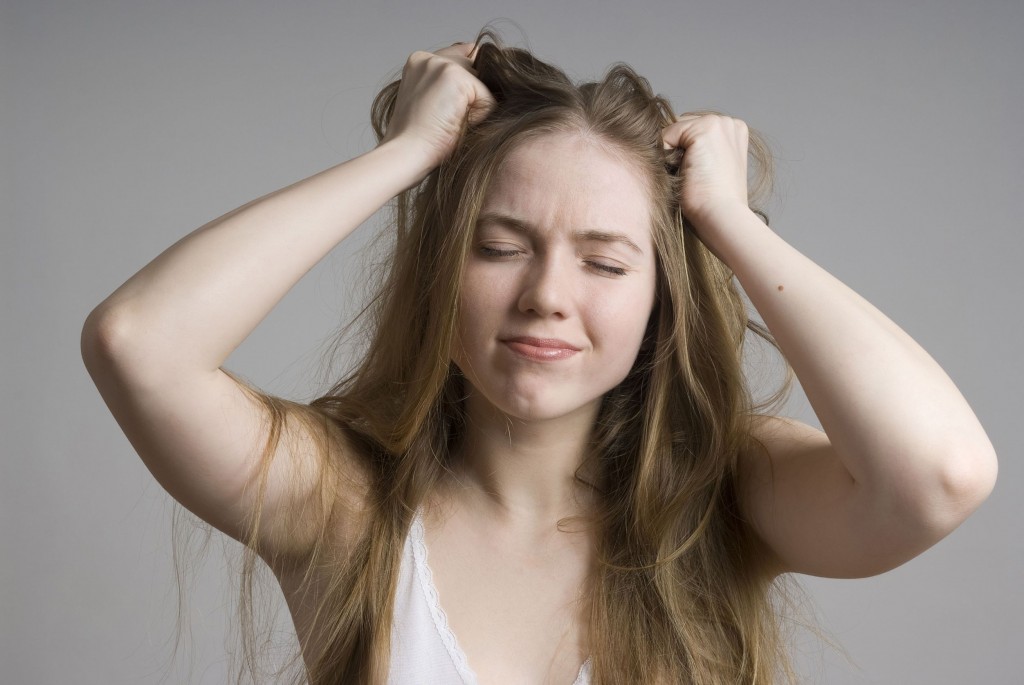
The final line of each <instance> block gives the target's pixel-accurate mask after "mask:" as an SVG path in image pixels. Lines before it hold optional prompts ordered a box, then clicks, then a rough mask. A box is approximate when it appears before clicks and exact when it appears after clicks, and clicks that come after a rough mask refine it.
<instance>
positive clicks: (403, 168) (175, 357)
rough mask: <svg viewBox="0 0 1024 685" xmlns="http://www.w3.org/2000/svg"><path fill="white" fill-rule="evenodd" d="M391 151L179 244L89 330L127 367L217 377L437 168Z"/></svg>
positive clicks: (93, 319) (272, 198)
mask: <svg viewBox="0 0 1024 685" xmlns="http://www.w3.org/2000/svg"><path fill="white" fill-rule="evenodd" d="M423 167H424V165H423V163H421V161H420V159H419V158H418V157H416V155H415V154H414V153H413V152H412V151H410V150H408V149H407V148H404V147H403V146H402V145H401V144H400V143H397V142H395V143H388V144H385V145H381V146H379V147H377V148H375V149H374V150H372V151H370V152H368V153H366V154H363V155H361V156H359V157H356V158H354V159H352V160H350V161H348V162H345V163H343V164H339V165H337V166H334V167H331V168H330V169H327V170H325V171H322V172H320V173H318V174H316V175H314V176H311V177H309V178H307V179H305V180H302V181H299V182H297V183H295V184H293V185H290V186H288V187H286V188H283V189H281V190H278V191H275V192H273V193H270V194H269V195H266V196H264V197H262V198H259V199H258V200H254V201H252V202H250V203H248V204H246V205H244V206H242V207H240V208H238V209H236V210H234V211H232V212H229V213H228V214H225V215H224V216H222V217H220V218H218V219H215V220H214V221H212V222H210V223H209V224H206V225H205V226H202V227H201V228H199V229H197V230H195V231H193V232H192V233H190V234H189V235H187V236H186V237H185V238H183V239H181V240H180V241H178V242H177V243H175V244H174V245H172V246H171V247H170V248H168V249H167V250H166V251H164V252H163V253H162V254H160V255H159V256H158V257H156V258H155V259H154V260H153V261H152V262H150V263H149V264H147V265H146V266H145V267H144V268H143V269H142V270H141V271H139V272H138V273H136V274H135V275H134V276H132V277H131V278H130V279H128V281H127V282H125V283H124V284H123V285H122V286H121V287H120V288H118V289H117V290H116V291H114V293H113V294H111V295H110V296H109V297H108V298H107V299H106V300H104V301H103V302H102V303H101V304H100V305H99V306H98V307H97V308H96V309H95V310H94V311H93V313H92V315H90V317H89V321H88V322H87V324H86V330H87V331H88V330H89V329H90V326H91V327H93V328H95V329H96V330H97V331H102V335H105V336H106V338H108V343H109V344H110V345H111V346H116V349H115V350H114V353H116V354H119V355H122V356H123V359H119V361H122V362H124V363H126V364H131V365H135V366H137V367H138V368H139V369H144V368H147V367H151V366H152V365H155V366H153V368H160V369H165V370H166V369H179V368H188V369H208V370H215V369H217V368H218V367H219V366H220V365H221V364H222V363H223V362H224V360H225V359H227V357H228V355H230V354H231V352H232V351H233V350H234V349H235V348H237V347H238V345H239V344H241V342H242V341H243V340H244V339H245V338H246V337H247V336H248V335H249V334H250V333H251V332H252V330H253V329H254V328H255V327H256V326H257V325H258V324H259V322H260V321H262V320H263V319H264V318H265V317H266V315H267V314H268V313H269V312H270V310H271V309H273V307H274V306H275V305H276V304H277V303H278V302H279V301H280V300H281V299H282V298H283V297H284V295H285V293H287V292H288V291H289V290H290V289H291V288H292V287H293V286H294V285H295V284H296V283H297V282H298V281H299V280H300V279H301V278H302V276H303V275H305V274H306V273H307V272H308V271H309V270H310V269H312V268H313V266H314V265H315V264H316V263H317V262H319V261H320V260H321V259H322V258H323V257H324V256H325V255H326V254H327V253H328V252H330V250H331V249H332V248H333V247H334V246H336V245H337V244H338V243H339V242H340V241H341V240H343V239H344V238H345V237H346V236H348V235H349V234H350V233H351V232H352V231H353V230H354V229H355V228H356V227H357V226H359V225H360V224H361V223H362V222H364V221H365V220H366V219H367V218H369V217H370V216H371V215H372V214H373V213H374V212H375V211H377V210H378V209H379V208H380V207H382V206H383V205H384V204H385V203H386V202H387V201H388V200H389V199H391V198H392V197H394V196H395V195H397V194H398V193H399V192H401V191H402V190H405V189H407V188H409V187H412V186H413V185H415V184H416V183H417V182H418V181H419V180H420V179H421V178H422V177H423V176H424V175H425V174H426V173H427V171H428V170H429V169H426V168H423Z"/></svg>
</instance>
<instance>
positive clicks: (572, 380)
mask: <svg viewBox="0 0 1024 685" xmlns="http://www.w3.org/2000/svg"><path fill="white" fill-rule="evenodd" d="M581 169H585V170H586V172H585V173H580V170H581ZM648 215H649V199H648V196H647V194H646V191H645V188H644V186H643V185H642V179H641V178H639V177H638V176H637V175H636V174H635V173H634V172H632V171H631V170H630V169H629V168H628V167H627V166H625V165H623V163H622V160H621V159H619V158H618V157H616V156H614V155H612V154H609V152H608V151H606V150H604V149H602V148H601V146H600V145H599V144H598V143H597V141H594V140H588V139H586V138H585V137H583V136H580V135H578V134H547V135H544V136H543V137H540V138H537V139H533V140H530V141H527V142H526V143H523V144H522V145H521V146H520V147H519V148H517V149H516V150H515V151H514V152H513V154H512V155H511V156H510V157H509V159H508V161H507V163H505V164H504V165H503V166H502V168H501V170H500V171H499V174H498V177H497V178H496V180H495V182H494V185H493V186H492V187H491V189H490V190H489V192H488V195H487V197H486V199H485V201H484V206H483V207H482V210H481V219H480V220H479V221H478V226H477V230H476V234H475V236H474V240H473V248H472V251H471V253H470V255H469V257H468V264H467V266H466V268H465V271H464V272H463V276H462V298H461V317H460V320H459V328H458V330H459V339H458V342H457V343H456V347H457V349H456V353H455V362H456V364H457V365H458V366H459V368H460V369H462V371H463V373H464V374H465V375H466V376H467V379H468V381H469V388H468V393H469V394H468V397H467V413H468V416H469V421H468V422H467V423H468V431H467V435H466V438H465V442H464V443H463V445H462V449H461V450H460V452H461V455H462V457H463V459H464V461H465V462H466V463H465V467H466V469H467V474H466V478H465V480H466V481H467V482H468V483H472V484H473V485H475V486H476V487H477V488H478V490H479V491H480V492H482V493H485V494H486V495H487V496H486V497H485V498H481V501H482V502H486V503H487V505H489V508H493V509H494V513H495V514H496V515H500V518H502V519H504V520H506V521H508V522H509V523H512V522H513V521H514V522H516V523H519V524H527V523H529V524H533V525H538V526H544V527H547V526H549V525H550V523H551V521H553V520H557V519H558V518H559V516H560V515H562V514H565V513H567V510H566V507H567V505H568V503H569V502H570V501H571V500H572V497H573V494H574V493H575V491H576V487H575V486H574V483H573V472H574V471H575V469H576V468H577V466H578V465H579V463H580V461H581V460H582V457H583V450H584V446H585V444H586V442H587V438H588V435H589V433H590V429H591V426H592V425H593V422H594V419H595V417H596V415H597V409H598V405H599V403H600V400H601V397H602V396H603V395H604V394H605V393H606V392H608V390H610V389H611V388H613V387H615V386H616V385H618V384H619V383H620V382H621V381H622V379H623V378H625V376H626V374H627V373H628V372H629V370H630V367H631V366H632V364H633V361H634V360H635V359H636V355H637V351H638V350H639V348H640V344H641V342H642V337H643V332H644V328H645V326H646V324H647V320H648V318H649V315H650V312H651V308H652V306H653V303H654V285H655V259H654V246H653V244H652V240H651V233H650V228H649V222H650V219H649V216H648ZM535 339H536V340H535ZM538 345H543V346H538ZM497 517H498V516H496V518H497Z"/></svg>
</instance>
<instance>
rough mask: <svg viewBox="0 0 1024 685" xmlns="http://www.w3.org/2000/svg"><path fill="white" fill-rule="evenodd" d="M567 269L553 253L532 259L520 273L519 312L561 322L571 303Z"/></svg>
mask: <svg viewBox="0 0 1024 685" xmlns="http://www.w3.org/2000/svg"><path fill="white" fill-rule="evenodd" d="M570 274H571V268H570V267H568V265H565V264H561V263H559V261H558V259H557V256H556V255H554V254H548V255H545V257H544V258H543V259H538V260H535V261H534V262H533V263H532V265H531V268H529V269H527V270H526V272H525V273H524V274H523V283H522V291H521V292H520V295H519V311H521V312H523V313H530V314H536V315H538V316H543V317H555V318H560V319H564V318H566V317H567V316H568V315H569V312H570V303H571V300H572V293H571V290H572V283H571V282H570V281H571V277H570Z"/></svg>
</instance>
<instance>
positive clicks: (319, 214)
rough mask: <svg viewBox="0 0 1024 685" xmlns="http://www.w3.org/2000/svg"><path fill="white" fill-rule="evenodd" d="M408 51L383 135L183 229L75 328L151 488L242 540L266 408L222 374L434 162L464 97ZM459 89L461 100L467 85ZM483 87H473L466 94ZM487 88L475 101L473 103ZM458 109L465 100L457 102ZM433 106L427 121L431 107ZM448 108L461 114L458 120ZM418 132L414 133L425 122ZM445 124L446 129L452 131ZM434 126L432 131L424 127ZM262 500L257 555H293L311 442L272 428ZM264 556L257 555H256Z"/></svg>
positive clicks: (458, 60)
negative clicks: (335, 253)
mask: <svg viewBox="0 0 1024 685" xmlns="http://www.w3.org/2000/svg"><path fill="white" fill-rule="evenodd" d="M468 49H469V47H460V48H457V49H456V48H449V49H447V53H445V51H439V54H440V53H445V55H446V56H444V57H440V56H439V54H433V53H414V56H413V57H412V58H410V62H409V64H407V68H406V72H405V73H404V74H403V79H402V87H401V88H400V90H399V97H398V102H399V106H398V107H397V108H396V110H395V114H394V116H393V119H392V122H391V125H390V126H389V129H388V137H387V138H386V139H385V140H384V141H383V142H382V143H381V144H380V145H378V146H377V148H375V149H374V150H372V151H370V152H367V153H366V154H364V155H361V156H359V157H356V158H355V159H352V160H350V161H348V162H345V163H343V164H339V165H337V166H335V167H332V168H330V169H327V170H326V171H323V172H320V173H318V174H316V175H314V176H312V177H310V178H307V179H305V180H303V181H300V182H298V183H295V184H293V185H290V186H288V187H286V188H283V189H281V190H278V191H276V192H274V193H271V194H269V195H267V196H265V197H262V198H260V199H258V200H254V201H253V202H250V203H248V204H246V205H244V206H243V207H240V208H238V209H236V210H234V211H233V212H230V213H228V214H226V215H224V216H223V217H220V218H219V219H216V220H215V221H213V222H211V223H209V224H207V225H205V226H203V227H201V228H199V229H197V230H196V231H194V232H192V233H191V234H189V235H188V236H186V237H185V238H183V239H182V240H180V241H178V242H177V243H176V244H174V245H173V246H171V247H170V248H169V249H167V250H166V251H165V252H164V253H163V254H161V255H159V256H158V257H157V258H156V259H154V260H153V261H152V262H151V263H149V264H148V265H146V266H145V267H144V268H143V269H142V270H141V271H139V272H138V273H137V274H135V275H134V276H132V277H131V278H130V279H129V280H128V281H127V282H126V283H125V284H124V285H122V286H121V287H120V288H118V289H117V290H116V291H115V292H114V293H113V294H112V295H110V296H109V297H108V298H106V299H105V300H104V301H103V302H102V303H100V305H99V306H97V307H96V308H95V309H94V310H93V312H92V313H91V314H90V315H89V317H88V319H87V320H86V322H85V326H84V327H83V330H82V340H81V344H82V356H83V359H84V361H85V364H86V367H87V369H88V370H89V373H90V375H91V376H92V378H93V380H94V382H95V383H96V386H97V388H98V389H99V391H100V394H101V395H102V396H103V399H104V401H105V402H106V403H107V406H108V407H109V408H110V410H111V413H112V414H113V415H114V417H115V418H116V419H117V421H118V424H119V425H120V426H121V428H122V430H123V431H124V433H125V435H126V436H127V437H128V439H129V440H130V441H131V443H132V446H133V447H134V448H135V449H136V451H137V452H138V453H139V456H140V457H141V458H142V460H143V461H144V463H145V464H146V466H147V467H148V468H149V470H150V471H151V472H152V473H153V475H154V477H155V478H156V479H157V480H158V481H159V482H160V484H161V485H162V486H163V487H164V488H165V489H166V490H167V491H168V492H169V493H170V494H171V495H172V496H173V497H174V498H175V499H177V500H178V501H179V502H181V503H182V504H183V505H184V506H185V507H187V508H188V509H189V510H191V511H192V512H193V513H195V514H196V515H197V516H199V517H200V518H202V519H204V520H205V521H207V522H209V523H210V524H212V525H214V526H216V527H217V528H219V529H220V530H222V531H223V532H225V533H227V534H228V535H231V536H232V537H234V538H236V539H239V540H242V539H244V538H245V537H246V535H247V530H246V524H247V522H248V519H249V515H250V513H251V512H252V511H253V509H254V506H255V499H254V497H255V494H254V492H253V491H251V490H248V489H247V488H248V487H249V486H250V485H251V484H252V476H254V474H255V473H256V471H255V469H256V467H257V466H258V464H259V461H258V457H259V455H260V453H261V452H262V449H263V446H264V445H265V444H266V441H267V436H268V434H269V433H268V430H267V428H268V419H269V416H268V415H267V410H266V408H265V407H264V406H263V405H262V404H261V403H260V402H258V401H257V400H255V399H254V398H253V397H252V395H251V394H250V392H247V389H246V388H243V387H242V385H241V384H239V383H238V382H236V381H235V379H234V378H232V377H231V376H230V375H229V374H227V373H226V372H224V371H223V370H222V369H221V368H220V366H221V364H223V362H224V360H225V359H227V357H228V356H229V355H230V354H231V352H232V351H233V350H234V349H235V348H236V347H237V346H238V345H239V344H240V343H241V342H242V340H244V339H245V338H246V336H248V335H249V333H251V332H252V330H253V329H254V328H255V327H256V326H257V325H258V324H259V322H260V321H262V320H263V319H264V318H265V317H266V315H267V314H268V313H269V312H270V310H271V309H272V308H273V307H274V305H276V304H277V303H278V302H279V301H280V300H281V298H282V297H284V295H285V293H287V292H288V290H289V289H291V288H292V286H294V285H295V283H296V282H298V280H299V279H300V278H302V276H303V275H305V274H306V273H307V272H308V271H309V270H310V269H311V268H312V267H313V266H314V265H315V264H316V263H317V262H318V261H320V260H321V259H322V258H323V257H324V256H325V255H326V254H327V253H328V252H329V251H330V250H331V249H332V248H333V247H334V246H335V245H337V244H338V243H339V242H340V241H341V240H343V239H344V238H345V237H346V236H347V235H349V234H350V233H351V232H352V231H353V230H354V229H355V228H356V227H357V226H358V225H359V224H361V223H362V222H363V221H365V220H366V219H367V218H368V217H369V216H370V215H371V214H373V212H375V211H376V210H377V209H379V208H380V207H381V206H383V205H384V203H385V202H387V201H388V200H389V199H390V198H392V197H393V196H395V195H397V194H398V193H399V192H401V191H403V190H405V189H407V188H410V187H412V186H414V185H416V184H417V183H418V182H419V181H420V180H421V179H422V178H423V177H424V176H425V175H426V174H427V173H429V172H430V170H431V169H432V168H433V167H435V166H436V165H437V164H438V163H439V162H440V161H441V160H442V159H443V158H444V156H445V155H446V154H447V152H448V149H447V148H440V147H439V141H442V142H444V143H445V144H447V145H449V146H451V145H453V144H454V143H455V140H456V139H455V138H454V137H448V138H445V137H444V136H438V135H437V131H436V130H434V128H436V127H438V126H439V125H440V124H446V125H447V128H448V129H449V130H450V131H454V132H455V133H456V134H457V133H458V132H459V130H460V125H461V123H462V120H463V118H464V116H465V114H466V110H467V107H468V105H469V104H471V103H472V102H473V100H472V97H470V96H471V95H472V94H473V93H474V92H476V91H475V88H476V87H477V84H479V82H478V81H476V79H474V78H473V77H472V76H471V75H470V74H469V73H468V72H467V70H466V69H465V68H463V67H462V64H463V63H466V64H468V59H467V58H466V57H465V56H460V55H461V53H463V52H468ZM467 82H468V84H469V85H468V86H467ZM479 87H480V88H483V86H482V84H479ZM484 90H486V89H484ZM459 95H463V96H464V97H463V99H462V100H460V99H459V97H458V96H459ZM442 106H443V107H444V108H445V112H443V114H445V115H447V116H440V115H441V114H442V112H439V109H440V108H441V107H442ZM460 107H461V109H460ZM424 122H426V123H424ZM453 122H454V123H453ZM431 125H433V127H434V128H432V127H431ZM286 419H287V420H286V421H285V425H284V426H283V435H282V438H283V440H282V441H281V443H280V444H279V446H278V449H277V451H276V452H275V455H274V461H273V462H272V464H271V470H270V472H269V477H268V481H267V489H266V493H265V495H264V498H263V502H264V504H263V516H262V519H261V520H262V523H261V531H262V532H261V534H260V540H259V542H260V546H261V548H262V551H264V552H267V553H269V554H271V555H273V556H287V557H292V558H295V557H300V556H302V554H303V553H304V551H305V550H306V549H307V548H308V546H309V544H310V543H311V542H312V541H313V538H312V537H311V536H312V535H313V534H314V533H315V532H316V524H317V522H318V521H319V520H320V516H318V514H323V513H324V512H317V511H313V510H308V511H304V512H302V514H301V515H299V516H298V520H283V517H281V516H277V515H276V514H278V513H279V512H285V511H294V510H295V508H296V507H297V506H299V505H301V506H303V507H305V508H307V509H309V507H315V506H316V505H317V503H318V502H319V498H318V497H315V495H316V494H317V490H316V487H317V475H318V471H319V464H320V462H319V460H318V458H317V457H318V455H317V452H316V450H315V449H314V443H313V441H312V439H311V435H310V431H311V430H314V429H313V428H311V427H310V426H308V425H305V424H303V423H302V422H301V421H297V420H293V419H294V416H292V415H289V416H288V417H286ZM328 429H329V430H334V434H333V435H331V436H330V438H331V444H332V445H336V446H337V447H339V448H341V449H340V454H338V455H333V457H332V458H333V459H335V460H337V459H338V458H341V459H342V463H340V467H341V471H342V472H343V475H345V476H348V477H350V480H351V481H352V486H351V487H348V488H346V487H344V485H345V484H341V485H342V486H343V489H342V491H343V495H342V496H343V497H346V498H348V499H347V501H346V502H343V503H342V505H343V507H346V506H347V508H348V509H350V510H352V511H353V512H354V511H355V509H356V508H358V506H359V496H358V490H359V488H358V487H356V486H357V485H358V484H359V483H361V482H362V478H361V475H362V474H360V473H359V470H358V466H359V465H358V463H357V461H356V460H355V459H351V458H349V457H351V456H352V455H351V454H349V453H348V450H347V448H346V447H345V445H344V444H343V437H342V436H341V435H340V434H338V433H337V431H336V430H335V429H334V427H330V426H328ZM265 556H266V555H265Z"/></svg>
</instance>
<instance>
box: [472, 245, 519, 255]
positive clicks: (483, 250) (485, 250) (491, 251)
mask: <svg viewBox="0 0 1024 685" xmlns="http://www.w3.org/2000/svg"><path fill="white" fill-rule="evenodd" d="M520 252H521V251H520V250H499V249H498V248H496V247H487V246H486V245H481V246H480V254H482V255H483V256H485V257H515V256H516V255H517V254H519V253H520Z"/></svg>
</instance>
